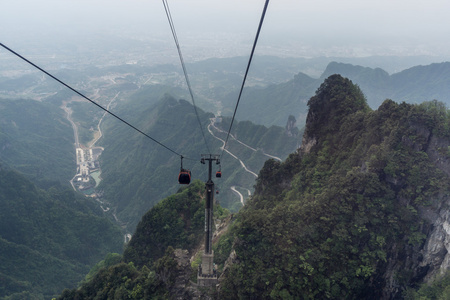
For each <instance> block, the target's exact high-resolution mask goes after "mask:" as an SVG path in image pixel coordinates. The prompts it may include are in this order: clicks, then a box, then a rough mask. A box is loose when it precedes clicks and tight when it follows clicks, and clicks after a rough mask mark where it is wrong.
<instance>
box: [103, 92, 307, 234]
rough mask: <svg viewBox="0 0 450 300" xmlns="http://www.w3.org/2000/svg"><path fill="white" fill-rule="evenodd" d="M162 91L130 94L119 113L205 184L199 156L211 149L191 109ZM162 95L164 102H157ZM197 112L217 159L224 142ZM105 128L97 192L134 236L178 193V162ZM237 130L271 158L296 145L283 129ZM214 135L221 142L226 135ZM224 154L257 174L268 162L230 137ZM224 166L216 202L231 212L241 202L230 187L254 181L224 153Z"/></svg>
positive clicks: (109, 124)
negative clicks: (146, 214) (147, 217)
mask: <svg viewBox="0 0 450 300" xmlns="http://www.w3.org/2000/svg"><path fill="white" fill-rule="evenodd" d="M164 92H165V89H164V88H163V87H159V88H157V87H151V88H147V89H145V90H144V91H140V92H138V93H136V94H134V96H133V97H132V98H131V100H130V101H128V102H124V103H120V105H118V106H117V112H118V114H119V115H121V116H122V117H123V118H124V119H127V120H128V121H129V122H130V123H132V124H134V125H135V126H136V127H138V128H140V129H142V130H143V131H144V132H146V133H147V134H149V135H150V136H151V137H153V138H155V139H156V140H158V141H160V142H162V143H164V145H167V146H168V147H170V148H171V149H174V150H175V151H177V152H178V153H181V154H183V155H184V156H186V157H189V158H190V159H185V160H184V166H185V167H186V168H189V169H190V170H191V171H192V174H193V177H194V178H199V179H202V180H204V179H205V178H206V177H207V171H208V170H207V168H205V166H204V165H202V164H200V163H199V162H200V155H199V154H202V153H209V150H208V149H206V146H205V142H204V140H203V137H202V133H201V131H200V127H199V124H198V120H197V117H196V115H195V112H194V108H193V106H192V105H191V104H189V103H188V102H187V101H185V100H175V99H174V98H173V97H172V96H170V95H168V94H163V93H164ZM161 95H163V98H162V99H157V97H159V96H161ZM198 111H199V116H200V120H201V123H202V126H203V130H204V132H205V137H206V140H207V142H208V145H209V147H210V151H211V152H213V153H219V154H220V153H221V150H220V146H222V143H221V142H220V141H218V140H217V139H215V138H213V137H212V136H211V135H210V134H209V132H208V131H207V126H208V125H209V124H210V118H211V117H213V115H212V114H210V113H205V112H203V111H202V110H200V109H198ZM223 122H224V124H229V119H226V118H225V119H224V121H223ZM227 122H228V123H227ZM103 124H104V126H103V130H104V138H102V139H101V140H100V141H99V143H100V144H101V145H102V146H103V147H104V148H105V151H104V152H103V154H102V156H101V165H102V182H101V184H100V186H99V187H98V189H100V190H103V191H104V198H105V200H107V201H108V202H110V203H111V204H112V205H113V206H115V207H117V212H116V213H117V217H118V218H119V219H120V220H121V221H124V222H125V223H127V229H128V230H130V231H133V230H134V228H135V226H136V224H137V222H138V220H139V219H140V218H141V217H142V214H143V212H145V211H147V210H149V209H150V208H151V207H152V206H154V205H155V204H156V203H158V202H159V201H160V200H161V199H162V198H164V197H167V196H169V195H171V194H173V193H175V192H176V191H177V189H178V188H179V184H178V182H177V176H178V172H179V170H180V158H179V157H178V156H176V155H174V154H173V153H171V152H169V151H167V150H166V149H164V148H162V147H161V146H160V145H158V144H156V143H154V142H153V141H151V140H149V139H147V138H145V137H144V136H142V135H141V134H138V133H136V132H135V131H133V130H132V129H130V128H128V127H127V126H124V125H123V124H122V123H120V122H118V121H117V120H115V119H112V118H110V117H107V118H105V121H104V123H103ZM235 126H236V127H237V128H239V129H238V130H236V131H234V133H235V134H237V135H238V136H239V138H242V139H243V140H244V142H246V143H249V145H250V146H252V147H255V148H256V147H264V150H265V151H267V152H269V151H273V152H270V154H273V155H277V156H280V157H281V158H284V157H286V156H287V154H288V153H289V152H291V151H293V150H295V149H296V146H297V143H298V142H299V141H300V136H288V135H286V134H285V129H284V128H281V127H271V128H266V127H264V126H260V125H259V126H256V125H253V124H251V123H250V122H244V123H242V124H241V123H240V122H239V123H238V122H236V123H235ZM240 132H242V134H241V133H240ZM217 135H218V136H219V137H221V138H224V134H220V133H217ZM228 149H230V151H232V152H233V153H235V154H236V155H238V156H239V157H240V158H241V159H242V160H244V161H245V162H246V164H248V167H249V168H250V169H251V170H252V171H254V172H255V173H256V172H258V170H259V169H260V168H261V167H262V166H263V164H264V161H266V160H267V159H268V157H267V156H265V155H264V154H263V153H262V151H261V150H259V151H258V152H253V151H251V150H249V149H248V148H246V147H244V146H242V145H240V144H239V143H237V142H235V141H234V140H232V139H231V138H230V141H229V148H228ZM286 149H288V150H286ZM222 162H223V168H222V172H223V174H224V176H223V177H222V178H221V179H217V180H216V179H215V180H214V181H215V182H216V188H217V189H218V190H219V191H220V193H219V194H218V195H217V199H218V200H219V201H220V203H221V205H223V206H224V207H226V208H228V209H233V206H234V204H235V203H239V198H238V197H237V196H236V195H234V194H233V192H232V191H231V190H230V187H231V186H233V185H236V186H242V187H244V188H247V189H250V190H251V189H252V187H253V185H254V179H255V177H254V176H253V175H251V174H249V173H247V172H245V171H244V170H243V169H242V167H241V165H240V162H239V161H238V160H236V159H235V158H233V157H231V156H229V155H228V154H226V153H225V154H224V156H223V158H222ZM216 167H217V166H214V168H216ZM216 170H218V167H217V169H215V170H214V171H216ZM238 207H239V206H238ZM234 210H235V211H236V210H237V208H235V209H234Z"/></svg>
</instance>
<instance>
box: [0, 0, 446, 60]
mask: <svg viewBox="0 0 450 300" xmlns="http://www.w3.org/2000/svg"><path fill="white" fill-rule="evenodd" d="M264 2H265V1H264V0H169V5H170V8H171V11H172V17H173V20H174V23H175V26H176V29H177V32H178V38H179V40H180V43H181V46H182V49H184V48H186V47H189V46H192V47H193V46H194V44H196V43H197V44H198V45H197V46H199V45H200V44H202V43H203V44H208V43H211V44H213V43H214V44H215V45H216V46H220V47H222V48H223V49H225V50H224V51H225V52H226V51H228V50H226V49H229V51H232V50H233V47H236V44H233V43H230V40H234V42H235V43H241V42H242V43H248V44H251V42H252V40H253V38H254V35H255V32H256V28H257V24H258V22H259V18H260V15H261V11H262V8H263V5H264ZM449 13H450V1H448V0H428V1H425V0H421V1H415V0H373V1H372V0H339V1H338V0H303V1H302V0H272V1H271V3H270V4H269V9H268V12H267V16H266V20H265V23H264V26H263V30H262V34H261V37H260V44H259V45H260V47H261V48H260V49H265V51H270V48H271V47H272V48H273V49H272V51H274V52H276V51H281V50H280V49H283V51H286V53H285V54H287V55H289V54H292V55H297V56H314V55H330V56H331V55H337V56H345V55H346V54H347V55H353V56H365V55H377V54H380V55H388V54H402V55H406V54H408V55H414V54H428V55H443V54H445V55H449V54H450V47H449V38H448V37H449V36H450V18H449V17H448V14H449ZM99 33H107V34H110V35H121V36H130V37H133V38H140V39H144V40H145V39H149V38H154V37H159V38H162V39H167V40H170V39H171V38H172V37H171V34H170V31H169V26H168V22H167V19H166V16H165V12H164V7H163V4H162V1H160V0H145V1H144V0H108V1H106V0H0V34H1V36H0V40H1V42H2V43H5V44H7V45H10V46H11V47H14V46H16V45H17V46H18V45H21V44H22V43H25V42H27V41H33V43H36V41H38V42H39V43H42V44H44V43H51V44H53V45H55V46H56V47H57V46H58V45H59V43H63V41H66V40H70V41H73V42H74V43H77V42H82V38H83V37H86V36H89V35H97V34H99ZM183 47H184V48H183ZM261 51H262V50H261ZM0 55H2V53H1V52H0ZM212 55H213V54H212Z"/></svg>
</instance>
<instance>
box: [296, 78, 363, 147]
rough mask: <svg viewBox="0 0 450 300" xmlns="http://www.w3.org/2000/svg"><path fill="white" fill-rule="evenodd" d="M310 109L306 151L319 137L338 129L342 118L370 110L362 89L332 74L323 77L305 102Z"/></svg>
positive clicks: (307, 122) (305, 135)
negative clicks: (321, 81) (314, 91)
mask: <svg viewBox="0 0 450 300" xmlns="http://www.w3.org/2000/svg"><path fill="white" fill-rule="evenodd" d="M308 106H309V112H308V116H307V118H306V129H305V134H304V136H303V142H302V148H301V149H302V150H303V151H304V152H309V149H310V148H311V146H312V145H314V144H316V143H317V138H318V137H319V136H321V137H326V136H327V135H328V134H330V133H334V132H336V131H338V130H339V128H340V126H341V124H342V121H343V120H344V119H345V118H346V117H347V116H349V115H350V114H353V113H355V112H357V111H367V110H370V108H369V106H368V105H367V101H366V98H365V97H364V94H363V92H362V91H361V89H360V88H359V87H358V86H357V85H355V84H353V83H352V81H351V80H349V79H347V78H344V77H342V76H341V75H338V74H334V75H331V76H330V77H328V78H327V79H325V81H324V82H323V83H322V84H321V85H320V87H319V88H318V89H317V91H316V95H315V96H313V97H312V98H311V99H310V100H309V101H308Z"/></svg>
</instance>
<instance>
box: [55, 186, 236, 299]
mask: <svg viewBox="0 0 450 300" xmlns="http://www.w3.org/2000/svg"><path fill="white" fill-rule="evenodd" d="M204 188H205V187H204V183H202V182H201V181H199V180H195V181H194V182H192V183H191V184H190V185H189V186H186V187H184V188H181V189H180V190H179V191H178V192H177V193H176V194H174V195H172V196H170V197H167V198H166V199H164V200H162V201H161V202H159V203H158V204H157V205H155V206H154V207H153V208H152V209H150V210H149V211H148V212H147V213H146V214H145V215H144V216H143V217H142V220H141V222H140V223H139V225H138V226H137V229H136V233H135V234H134V236H133V238H132V240H131V241H130V243H129V244H128V246H127V248H126V250H125V252H124V256H123V261H124V262H121V263H118V264H114V265H112V266H109V263H108V261H110V262H112V261H114V260H115V259H118V258H119V257H118V256H117V255H114V256H111V255H110V256H108V257H107V258H106V259H105V261H104V262H103V261H102V262H100V263H99V264H97V266H95V267H94V268H93V269H92V270H91V272H90V274H89V275H88V276H87V277H86V280H85V282H84V283H83V284H82V285H81V286H80V288H78V289H73V290H68V289H67V290H65V291H64V292H63V293H62V295H61V296H60V297H59V298H58V299H105V298H108V299H167V298H168V297H169V295H171V294H170V293H169V290H170V289H171V288H173V286H174V284H175V278H176V277H177V276H179V275H180V274H179V272H180V271H179V268H178V263H177V261H176V260H175V253H174V252H175V251H174V248H182V249H187V250H189V251H190V253H192V250H193V249H194V248H197V247H198V245H199V243H200V242H201V240H202V239H203V237H204V236H203V230H204V222H205V219H204V217H205V201H204ZM215 213H216V216H218V217H225V216H227V215H228V214H229V212H227V211H226V210H224V209H223V208H221V207H220V206H216V209H215ZM195 266H196V265H195V264H194V267H195ZM184 272H187V273H188V274H186V278H189V276H190V274H191V273H194V274H195V272H196V269H192V268H191V266H188V270H184Z"/></svg>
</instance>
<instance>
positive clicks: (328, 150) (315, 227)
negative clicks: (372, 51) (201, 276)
mask: <svg viewBox="0 0 450 300" xmlns="http://www.w3.org/2000/svg"><path fill="white" fill-rule="evenodd" d="M308 105H309V112H308V117H307V124H306V129H305V133H304V136H303V142H302V146H301V148H300V149H299V151H298V153H296V154H293V155H291V156H290V157H289V158H288V159H287V160H286V161H285V162H284V163H277V162H274V161H268V162H266V164H265V166H264V168H263V169H262V170H261V172H260V176H259V177H258V179H257V185H256V186H255V195H254V197H253V200H252V201H250V202H249V203H248V205H247V206H246V208H245V210H244V211H241V212H240V216H239V217H238V220H239V228H235V231H236V235H235V236H236V239H235V244H234V248H233V252H232V255H231V256H230V259H229V261H228V263H229V264H228V265H227V266H226V267H225V271H224V274H223V276H222V277H221V280H220V292H219V295H220V296H222V297H224V298H233V297H244V298H245V297H246V296H249V295H258V297H262V298H264V297H269V296H270V297H277V296H279V297H289V296H291V297H294V298H295V297H296V296H299V295H302V296H303V297H306V298H307V297H312V298H320V297H323V298H332V299H344V298H345V299H350V298H355V299H356V298H357V299H401V298H402V297H403V295H404V294H403V293H404V291H405V289H406V288H409V287H414V286H417V284H420V283H422V282H429V281H431V280H433V279H434V278H435V277H436V276H438V275H440V274H443V273H444V272H446V271H447V270H448V268H449V267H450V255H449V250H450V235H449V234H450V210H449V208H450V196H449V195H450V188H449V187H450V180H449V177H450V151H449V146H450V130H449V129H447V128H448V127H449V126H448V125H447V124H449V123H450V120H447V111H446V109H445V108H444V107H443V106H442V105H441V104H440V103H438V102H430V103H425V104H421V105H409V104H405V103H401V104H397V103H395V102H393V101H391V100H386V101H385V102H384V103H383V104H382V105H381V106H380V108H379V109H378V110H376V111H372V110H371V109H370V108H368V106H367V103H366V102H365V99H364V95H363V94H362V92H361V91H360V90H359V88H358V87H357V86H354V85H353V84H352V83H351V81H349V80H347V79H344V78H342V77H341V76H339V75H333V76H330V77H329V78H328V79H327V80H325V82H324V84H323V85H322V86H321V87H320V88H319V89H318V91H317V93H316V96H314V97H312V98H311V99H310V101H309V102H308ZM258 274H259V275H258ZM294 278H295V280H294ZM252 293H253V294H252Z"/></svg>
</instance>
